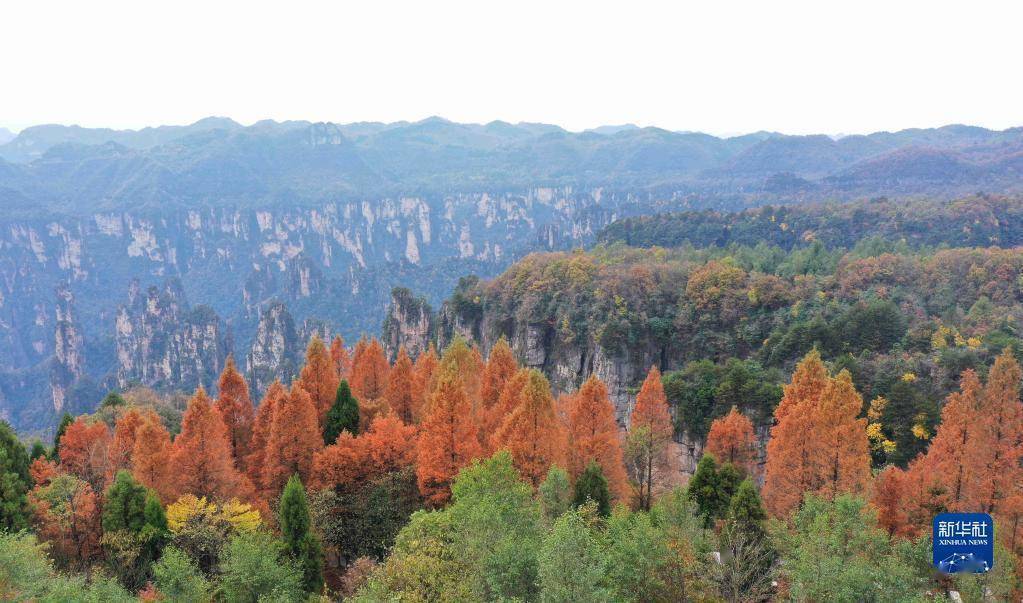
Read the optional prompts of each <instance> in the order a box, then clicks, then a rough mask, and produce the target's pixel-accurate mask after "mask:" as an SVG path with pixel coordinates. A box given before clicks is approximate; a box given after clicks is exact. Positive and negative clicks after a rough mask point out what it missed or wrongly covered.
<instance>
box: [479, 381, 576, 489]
mask: <svg viewBox="0 0 1023 603" xmlns="http://www.w3.org/2000/svg"><path fill="white" fill-rule="evenodd" d="M564 437H565V436H564V432H563V431H562V428H561V422H560V421H559V420H558V417H557V414H556V413H555V411H554V397H553V396H552V395H551V387H550V384H549V383H548V382H547V378H546V377H544V376H543V373H541V372H540V371H538V370H536V369H532V370H530V371H529V378H528V380H527V381H526V385H525V387H523V388H522V394H521V401H520V403H519V405H518V407H517V408H516V409H515V410H514V411H512V413H511V414H510V415H508V416H507V417H506V418H505V420H504V423H502V424H501V427H499V428H498V430H497V432H496V433H495V434H494V445H495V446H494V448H495V450H502V449H506V450H508V451H509V452H511V455H512V461H513V462H514V463H515V468H516V469H518V470H519V473H520V474H522V477H523V479H525V480H526V481H527V482H529V483H530V484H531V485H532V486H533V488H536V487H538V486H539V485H540V483H541V482H543V480H544V478H545V477H546V476H547V472H548V470H550V468H551V465H561V464H562V463H564V456H565V442H564Z"/></svg>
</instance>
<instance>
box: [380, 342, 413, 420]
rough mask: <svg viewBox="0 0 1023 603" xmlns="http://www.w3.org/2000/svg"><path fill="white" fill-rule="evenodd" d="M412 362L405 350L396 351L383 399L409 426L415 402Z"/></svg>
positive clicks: (402, 348)
mask: <svg viewBox="0 0 1023 603" xmlns="http://www.w3.org/2000/svg"><path fill="white" fill-rule="evenodd" d="M412 381H413V374H412V360H411V359H410V358H409V357H408V354H407V353H405V348H404V347H401V348H399V349H398V357H397V358H396V359H395V361H394V366H392V367H391V370H390V372H389V373H388V375H387V390H386V391H385V393H384V398H385V399H386V401H387V407H388V408H390V409H391V410H392V411H394V413H395V414H396V415H398V418H399V419H401V420H402V421H403V422H404V423H406V424H409V425H411V424H412V419H413V413H412V411H413V409H414V407H415V402H414V401H413V399H412V390H413V384H412Z"/></svg>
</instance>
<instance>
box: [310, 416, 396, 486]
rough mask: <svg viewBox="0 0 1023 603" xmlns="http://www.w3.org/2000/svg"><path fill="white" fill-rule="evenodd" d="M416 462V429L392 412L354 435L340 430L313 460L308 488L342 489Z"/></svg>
mask: <svg viewBox="0 0 1023 603" xmlns="http://www.w3.org/2000/svg"><path fill="white" fill-rule="evenodd" d="M415 462H416V428H415V426H413V425H406V424H405V423H403V422H402V421H401V419H399V418H398V417H397V416H396V415H395V414H394V413H393V412H391V413H387V414H386V415H383V416H378V417H376V418H375V419H373V422H372V423H371V424H370V426H369V430H368V431H366V432H365V433H363V434H360V435H358V436H352V434H351V433H349V432H347V431H344V432H342V433H341V435H340V436H339V437H338V441H337V443H336V444H332V445H330V446H327V447H326V448H324V449H323V450H321V451H320V452H317V453H316V455H315V456H314V457H313V475H312V487H314V488H338V489H345V488H349V487H352V486H355V485H357V484H360V483H364V482H366V481H368V480H372V479H374V478H376V477H379V476H382V475H384V474H386V473H390V472H392V471H397V470H400V469H403V468H405V467H411V466H412V465H414V464H415Z"/></svg>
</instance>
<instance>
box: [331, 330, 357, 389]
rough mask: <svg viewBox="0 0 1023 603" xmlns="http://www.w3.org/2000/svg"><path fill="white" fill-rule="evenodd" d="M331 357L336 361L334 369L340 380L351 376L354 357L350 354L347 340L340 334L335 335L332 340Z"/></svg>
mask: <svg viewBox="0 0 1023 603" xmlns="http://www.w3.org/2000/svg"><path fill="white" fill-rule="evenodd" d="M330 359H331V360H333V361H334V369H335V370H336V371H337V377H338V379H339V380H341V379H344V380H347V379H350V378H351V376H352V357H351V356H350V355H349V354H348V348H346V347H345V340H344V339H342V338H341V336H340V335H335V336H334V340H333V341H331V342H330Z"/></svg>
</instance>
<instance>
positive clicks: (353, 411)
mask: <svg viewBox="0 0 1023 603" xmlns="http://www.w3.org/2000/svg"><path fill="white" fill-rule="evenodd" d="M342 431H347V432H348V433H350V434H352V435H353V436H354V435H359V402H358V401H357V400H356V399H355V397H354V396H352V390H351V388H350V387H348V382H347V381H345V380H344V379H342V380H341V383H340V384H339V385H338V386H337V394H336V395H335V396H334V404H333V405H331V407H330V410H328V411H327V416H326V417H324V419H323V441H324V443H326V444H327V445H328V446H330V445H331V444H333V443H334V442H336V441H337V437H338V436H339V435H341V432H342Z"/></svg>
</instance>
